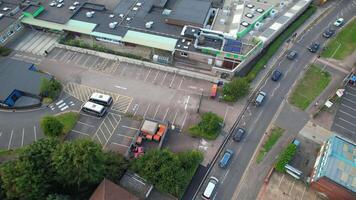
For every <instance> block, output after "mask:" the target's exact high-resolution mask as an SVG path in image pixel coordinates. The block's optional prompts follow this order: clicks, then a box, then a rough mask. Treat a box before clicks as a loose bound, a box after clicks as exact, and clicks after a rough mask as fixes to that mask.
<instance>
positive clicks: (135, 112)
mask: <svg viewBox="0 0 356 200" xmlns="http://www.w3.org/2000/svg"><path fill="white" fill-rule="evenodd" d="M139 107H140V105H139V104H135V106H134V110H135V111H134V114H133V116H134V117H135V116H136V114H137V111H138V108H139Z"/></svg>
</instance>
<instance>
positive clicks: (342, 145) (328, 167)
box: [311, 135, 356, 200]
mask: <svg viewBox="0 0 356 200" xmlns="http://www.w3.org/2000/svg"><path fill="white" fill-rule="evenodd" d="M355 147H356V146H355V143H354V142H352V141H349V140H346V139H344V138H342V137H339V136H336V135H335V136H333V137H331V138H330V139H328V140H327V141H326V142H325V143H324V144H323V145H322V147H321V149H320V152H319V155H318V157H317V159H316V162H315V165H314V169H313V172H312V175H311V186H312V187H313V188H314V189H316V190H318V191H319V192H320V193H321V194H322V195H324V196H326V197H327V198H328V199H332V200H340V199H343V200H352V199H356V148H355Z"/></svg>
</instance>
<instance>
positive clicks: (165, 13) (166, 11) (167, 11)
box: [162, 9, 172, 15]
mask: <svg viewBox="0 0 356 200" xmlns="http://www.w3.org/2000/svg"><path fill="white" fill-rule="evenodd" d="M171 12H172V10H169V9H164V10H163V12H162V15H170V14H171Z"/></svg>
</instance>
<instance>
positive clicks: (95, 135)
mask: <svg viewBox="0 0 356 200" xmlns="http://www.w3.org/2000/svg"><path fill="white" fill-rule="evenodd" d="M94 137H96V138H98V140H99V142H100V144H101V145H103V143H102V142H101V139H100V138H99V136H98V135H97V134H96V133H95V134H94V135H93V137H92V139H94Z"/></svg>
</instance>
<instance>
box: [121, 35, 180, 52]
mask: <svg viewBox="0 0 356 200" xmlns="http://www.w3.org/2000/svg"><path fill="white" fill-rule="evenodd" d="M122 41H124V42H128V43H132V44H139V45H142V46H146V47H152V48H156V49H162V50H166V51H174V47H175V46H176V43H177V39H173V38H169V37H163V36H158V35H153V34H149V33H142V32H137V31H132V30H129V31H127V33H126V35H125V36H124V38H123V39H122Z"/></svg>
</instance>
